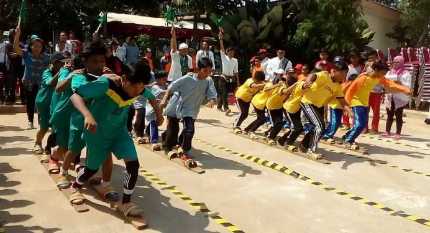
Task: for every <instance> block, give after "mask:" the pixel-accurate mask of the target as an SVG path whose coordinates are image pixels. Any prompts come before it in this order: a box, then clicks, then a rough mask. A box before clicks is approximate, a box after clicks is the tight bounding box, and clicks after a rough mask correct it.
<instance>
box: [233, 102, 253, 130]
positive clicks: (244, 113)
mask: <svg viewBox="0 0 430 233" xmlns="http://www.w3.org/2000/svg"><path fill="white" fill-rule="evenodd" d="M237 105H238V107H239V110H240V116H239V118H237V120H236V122H235V123H234V127H235V128H240V125H241V124H242V122H243V121H244V120H245V119H246V118H248V114H249V106H250V103H249V102H245V101H243V100H241V99H237Z"/></svg>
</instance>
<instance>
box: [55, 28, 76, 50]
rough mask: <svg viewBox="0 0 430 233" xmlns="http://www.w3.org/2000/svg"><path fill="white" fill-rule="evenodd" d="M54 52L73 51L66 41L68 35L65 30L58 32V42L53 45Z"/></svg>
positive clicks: (70, 44)
mask: <svg viewBox="0 0 430 233" xmlns="http://www.w3.org/2000/svg"><path fill="white" fill-rule="evenodd" d="M55 52H58V53H64V52H69V53H72V52H73V45H72V43H70V41H68V36H67V33H66V32H64V31H63V32H60V38H59V41H58V43H57V44H56V45H55Z"/></svg>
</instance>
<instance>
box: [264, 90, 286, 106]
mask: <svg viewBox="0 0 430 233" xmlns="http://www.w3.org/2000/svg"><path fill="white" fill-rule="evenodd" d="M285 88H286V86H285V85H283V86H279V87H277V88H275V89H273V91H272V95H271V96H270V97H269V99H268V100H267V103H266V108H267V109H268V110H275V109H282V105H283V104H284V101H285V99H286V96H285V95H281V93H282V90H284V89H285Z"/></svg>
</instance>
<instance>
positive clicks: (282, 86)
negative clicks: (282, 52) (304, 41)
mask: <svg viewBox="0 0 430 233" xmlns="http://www.w3.org/2000/svg"><path fill="white" fill-rule="evenodd" d="M296 82H297V77H296V73H295V71H294V69H290V70H288V73H287V75H286V76H283V77H282V78H281V81H280V83H279V86H278V87H277V88H276V89H274V90H273V92H272V96H270V97H269V99H268V100H267V103H266V108H267V110H268V112H269V116H270V119H271V122H272V128H271V129H270V130H269V131H268V135H267V138H268V143H269V144H272V145H275V144H276V141H275V138H276V136H277V135H278V133H279V132H280V131H281V129H282V127H283V126H284V123H285V122H284V114H285V115H286V113H285V110H284V108H283V105H284V102H285V100H286V99H287V98H288V95H289V93H291V91H292V90H293V87H291V86H292V85H294V84H295V83H296Z"/></svg>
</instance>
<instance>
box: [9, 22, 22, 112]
mask: <svg viewBox="0 0 430 233" xmlns="http://www.w3.org/2000/svg"><path fill="white" fill-rule="evenodd" d="M14 37H15V30H14V29H11V30H9V42H8V43H7V44H6V52H7V56H8V61H9V72H8V77H7V82H6V95H7V96H6V104H15V101H16V94H15V92H16V87H17V81H18V84H19V85H18V87H19V92H20V93H19V94H20V98H21V103H25V91H24V88H23V85H22V76H23V72H24V67H23V65H22V57H21V56H19V55H18V54H17V53H15V50H14V49H13V39H14Z"/></svg>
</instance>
